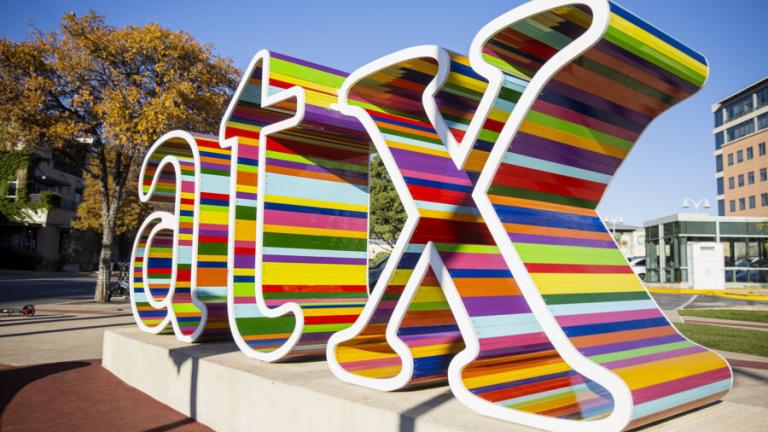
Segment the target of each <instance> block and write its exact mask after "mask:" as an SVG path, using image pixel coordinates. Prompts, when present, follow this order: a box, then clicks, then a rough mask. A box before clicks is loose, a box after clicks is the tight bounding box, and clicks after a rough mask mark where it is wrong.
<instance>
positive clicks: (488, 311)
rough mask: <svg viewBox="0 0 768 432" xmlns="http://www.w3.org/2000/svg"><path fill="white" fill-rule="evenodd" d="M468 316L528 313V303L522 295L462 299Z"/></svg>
mask: <svg viewBox="0 0 768 432" xmlns="http://www.w3.org/2000/svg"><path fill="white" fill-rule="evenodd" d="M462 300H463V301H464V306H465V307H466V308H467V312H469V315H470V316H484V315H504V314H519V313H529V312H531V310H530V309H529V308H528V303H526V301H525V299H523V297H522V296H484V297H465V298H463V299H462Z"/></svg>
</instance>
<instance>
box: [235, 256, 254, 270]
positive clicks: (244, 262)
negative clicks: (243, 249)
mask: <svg viewBox="0 0 768 432" xmlns="http://www.w3.org/2000/svg"><path fill="white" fill-rule="evenodd" d="M234 265H235V267H236V268H254V267H255V266H256V257H255V256H253V255H245V254H235V263H234Z"/></svg>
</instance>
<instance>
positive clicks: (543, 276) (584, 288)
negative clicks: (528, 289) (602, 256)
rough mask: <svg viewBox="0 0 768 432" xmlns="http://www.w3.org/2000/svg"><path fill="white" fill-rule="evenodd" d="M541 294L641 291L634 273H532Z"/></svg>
mask: <svg viewBox="0 0 768 432" xmlns="http://www.w3.org/2000/svg"><path fill="white" fill-rule="evenodd" d="M531 277H532V278H533V281H534V282H535V283H536V285H537V287H538V288H539V292H541V294H545V295H546V294H582V293H612V292H633V291H642V286H641V285H640V284H639V282H638V280H637V276H635V275H634V274H599V275H593V274H571V273H568V274H558V273H554V274H552V273H533V274H531Z"/></svg>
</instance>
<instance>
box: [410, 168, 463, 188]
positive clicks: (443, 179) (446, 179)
mask: <svg viewBox="0 0 768 432" xmlns="http://www.w3.org/2000/svg"><path fill="white" fill-rule="evenodd" d="M402 173H403V176H404V177H415V178H420V179H424V180H433V181H437V182H440V183H449V184H456V185H463V186H472V181H470V180H469V179H468V178H460V177H450V176H444V175H439V174H432V173H427V172H424V171H414V170H402Z"/></svg>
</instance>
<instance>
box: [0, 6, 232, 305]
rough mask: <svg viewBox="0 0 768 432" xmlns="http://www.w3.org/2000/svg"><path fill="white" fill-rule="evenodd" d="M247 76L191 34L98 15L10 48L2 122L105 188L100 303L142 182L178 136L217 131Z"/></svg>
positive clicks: (5, 57)
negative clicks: (177, 132)
mask: <svg viewBox="0 0 768 432" xmlns="http://www.w3.org/2000/svg"><path fill="white" fill-rule="evenodd" d="M237 78H238V71H237V70H236V68H234V67H233V66H232V64H231V61H230V60H228V59H223V58H221V57H218V56H216V55H215V54H213V52H212V49H211V47H210V46H205V45H201V44H200V43H199V42H197V41H196V40H195V39H193V38H192V37H191V36H190V35H189V34H187V33H184V32H175V31H171V30H168V29H165V28H163V27H161V26H159V25H157V24H149V25H146V26H143V27H137V26H127V27H122V28H116V27H112V26H109V25H107V24H106V23H105V22H104V18H103V17H102V16H99V15H97V14H95V13H93V12H91V13H89V14H87V15H85V16H76V15H74V14H67V15H65V16H64V17H63V18H62V20H61V26H60V29H59V31H58V32H49V33H43V32H40V31H34V32H33V33H32V35H31V37H30V38H29V40H26V41H21V42H14V41H11V40H8V39H3V40H0V122H3V123H6V124H10V125H13V127H12V128H11V130H13V131H16V132H17V136H14V137H13V138H14V139H15V140H18V141H19V142H26V143H45V145H48V146H51V147H52V148H53V149H54V151H57V152H58V153H59V154H61V155H63V156H65V157H66V158H67V159H69V160H70V161H71V162H74V163H78V164H79V165H82V166H83V169H84V171H85V172H86V175H87V176H88V178H90V180H91V181H92V182H91V183H92V186H93V185H95V188H96V189H97V190H98V195H99V198H100V203H99V204H100V206H101V212H100V213H99V214H100V216H101V221H100V229H101V254H100V259H99V278H98V282H97V285H96V293H95V296H94V298H95V300H97V301H105V300H106V289H107V284H108V280H109V279H108V272H109V268H110V262H111V248H112V242H113V239H114V236H115V231H116V223H117V220H118V214H119V212H121V211H122V209H121V208H120V206H121V204H122V203H124V202H125V197H126V194H127V193H135V188H134V189H133V191H132V192H131V190H130V189H131V188H130V187H129V185H128V182H129V179H130V178H135V177H134V176H133V175H132V174H133V173H135V172H136V169H137V166H138V165H139V164H140V163H141V161H142V159H143V157H144V154H145V152H146V150H147V148H148V147H149V146H150V145H151V144H152V142H154V141H155V140H156V139H157V138H158V137H160V136H161V135H162V134H163V133H165V132H168V131H170V130H172V129H186V130H192V131H197V132H214V131H216V129H217V126H218V122H219V120H220V118H221V116H222V114H223V112H224V108H225V106H226V103H227V101H228V100H229V98H230V97H231V96H232V94H233V92H234V88H235V86H236V85H237Z"/></svg>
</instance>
